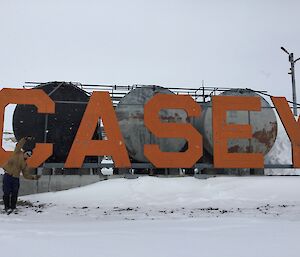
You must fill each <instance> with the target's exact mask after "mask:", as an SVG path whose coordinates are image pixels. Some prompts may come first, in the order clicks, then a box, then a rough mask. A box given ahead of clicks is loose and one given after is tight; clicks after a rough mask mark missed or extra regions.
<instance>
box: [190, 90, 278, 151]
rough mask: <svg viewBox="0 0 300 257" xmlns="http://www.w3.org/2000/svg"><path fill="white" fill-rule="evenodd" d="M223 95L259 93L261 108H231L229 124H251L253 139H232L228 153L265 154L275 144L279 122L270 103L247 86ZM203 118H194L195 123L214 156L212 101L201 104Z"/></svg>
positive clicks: (205, 144) (228, 117)
mask: <svg viewBox="0 0 300 257" xmlns="http://www.w3.org/2000/svg"><path fill="white" fill-rule="evenodd" d="M220 95H222V96H256V97H260V101H261V111H259V112H256V111H228V112H227V120H226V121H227V123H228V124H230V123H231V124H249V125H251V127H252V138H251V139H229V140H228V152H231V153H235V152H238V153H263V154H264V155H266V154H267V153H268V152H269V151H270V150H271V148H272V146H273V145H274V143H275V140H276V136H277V121H276V116H275V113H274V110H273V109H272V108H270V107H271V106H270V104H269V103H268V102H267V101H266V100H265V99H264V98H263V97H261V96H260V95H259V94H257V93H255V92H253V91H250V90H247V89H232V90H228V91H225V92H223V93H222V94H220ZM201 106H202V113H201V116H200V118H198V119H194V120H193V125H194V126H195V127H196V128H197V129H198V131H199V132H200V133H201V134H202V136H203V144H204V148H205V149H206V150H207V152H208V153H210V154H211V155H213V132H212V108H211V102H207V103H204V104H201Z"/></svg>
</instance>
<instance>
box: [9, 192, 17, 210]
mask: <svg viewBox="0 0 300 257" xmlns="http://www.w3.org/2000/svg"><path fill="white" fill-rule="evenodd" d="M17 201H18V195H12V196H11V205H10V208H11V209H12V210H14V209H16V206H17Z"/></svg>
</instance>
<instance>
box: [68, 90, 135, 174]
mask: <svg viewBox="0 0 300 257" xmlns="http://www.w3.org/2000/svg"><path fill="white" fill-rule="evenodd" d="M99 117H101V118H102V121H103V124H104V127H105V128H106V129H105V131H106V136H107V140H92V137H93V134H94V132H95V129H96V127H97V124H98V118H99ZM103 155H109V156H112V158H113V160H114V164H115V167H119V168H121V167H122V168H127V167H130V161H129V158H128V154H127V151H126V147H125V144H124V140H123V137H122V135H121V131H120V129H119V125H118V121H117V117H116V115H115V112H114V109H113V106H112V103H111V100H110V96H109V93H108V92H93V94H92V96H91V98H90V101H89V103H88V105H87V107H86V110H85V113H84V115H83V118H82V121H81V123H80V127H79V129H78V132H77V134H76V137H75V139H74V142H73V145H72V147H71V150H70V153H69V156H68V158H67V161H66V163H65V168H80V167H81V166H82V163H83V161H84V158H85V156H103Z"/></svg>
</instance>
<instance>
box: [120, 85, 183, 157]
mask: <svg viewBox="0 0 300 257" xmlns="http://www.w3.org/2000/svg"><path fill="white" fill-rule="evenodd" d="M158 93H160V94H173V92H171V91H170V90H169V89H166V88H163V87H159V86H143V87H139V88H135V89H132V90H131V91H130V92H129V93H128V94H127V95H125V96H124V97H123V98H122V99H121V100H120V102H119V103H118V105H117V106H116V109H115V111H116V115H117V119H118V122H119V126H120V129H121V133H122V135H123V138H124V140H125V144H126V148H127V150H128V154H129V156H130V157H131V159H132V160H134V161H137V162H148V160H147V158H146V157H145V156H144V145H145V144H157V145H159V148H160V149H161V151H163V152H179V151H180V150H181V149H182V148H183V147H184V145H185V143H186V141H185V140H184V139H179V138H176V139H175V138H157V137H155V136H154V135H152V134H151V133H150V132H149V130H148V129H147V128H146V127H145V125H144V105H145V104H146V103H147V102H148V101H149V100H150V99H151V98H152V97H153V96H154V95H155V94H158ZM159 116H160V119H161V121H162V122H177V123H185V122H187V115H186V112H185V111H183V110H177V109H173V110H172V109H164V110H161V111H160V113H159Z"/></svg>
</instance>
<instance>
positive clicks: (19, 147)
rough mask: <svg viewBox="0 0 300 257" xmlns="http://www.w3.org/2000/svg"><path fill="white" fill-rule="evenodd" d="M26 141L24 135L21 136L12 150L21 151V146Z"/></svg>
mask: <svg viewBox="0 0 300 257" xmlns="http://www.w3.org/2000/svg"><path fill="white" fill-rule="evenodd" d="M25 143H26V139H25V137H23V138H22V139H20V141H19V142H18V143H17V145H16V147H15V150H14V152H15V153H17V152H21V149H22V147H23V146H24V145H25Z"/></svg>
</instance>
